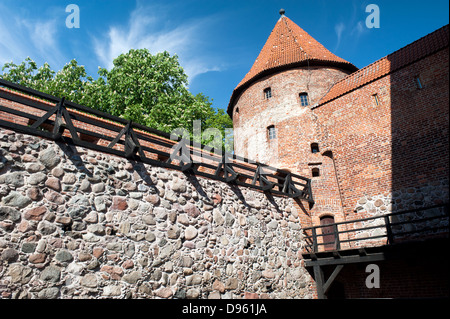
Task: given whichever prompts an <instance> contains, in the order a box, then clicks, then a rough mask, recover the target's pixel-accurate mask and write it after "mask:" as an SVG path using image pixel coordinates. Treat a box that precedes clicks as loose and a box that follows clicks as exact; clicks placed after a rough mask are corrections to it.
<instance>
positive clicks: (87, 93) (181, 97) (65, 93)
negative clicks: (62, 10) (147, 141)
mask: <svg viewBox="0 0 450 319" xmlns="http://www.w3.org/2000/svg"><path fill="white" fill-rule="evenodd" d="M113 65H114V66H113V68H112V69H111V70H110V71H108V70H107V69H105V68H99V70H98V77H97V79H94V78H93V77H92V76H88V75H87V73H86V70H85V68H84V66H82V65H78V62H77V61H76V60H72V61H70V63H68V64H66V65H65V66H64V67H63V68H62V69H61V70H59V71H57V72H56V71H54V70H52V69H51V68H50V65H49V64H48V63H44V65H43V66H41V67H39V68H38V67H37V65H36V63H35V62H34V61H33V60H32V59H30V58H27V59H25V61H23V62H22V63H21V64H19V65H16V64H14V63H13V62H11V63H6V64H5V65H4V66H3V68H2V71H3V74H2V75H0V77H1V78H3V79H5V80H8V81H10V82H14V83H18V84H20V85H24V86H27V87H30V88H33V89H36V90H38V91H41V92H45V93H48V94H51V95H54V96H58V97H65V98H66V99H67V100H70V101H73V102H75V103H79V104H82V105H86V106H88V107H91V108H94V109H98V110H101V111H104V112H107V113H109V114H112V115H116V116H120V117H122V118H125V119H128V120H131V121H133V122H136V123H140V124H143V125H146V126H149V127H152V128H155V129H158V130H161V131H164V132H168V133H170V132H171V131H172V130H174V129H175V128H177V127H183V128H185V129H186V130H187V131H188V132H189V133H190V134H191V137H192V132H193V121H195V120H198V121H200V123H201V128H202V131H204V130H206V129H208V128H216V129H218V130H219V131H220V132H221V134H222V136H225V129H226V128H231V127H232V121H231V119H230V118H229V117H228V115H227V114H226V112H224V111H223V110H222V109H217V110H216V109H214V108H213V107H212V102H211V101H210V100H209V98H208V97H206V96H205V95H203V94H201V93H199V94H197V95H193V94H192V93H191V92H189V90H188V88H187V85H188V79H187V76H186V74H185V73H184V70H183V68H182V67H181V66H180V64H179V61H178V57H177V56H176V55H173V56H171V55H170V54H169V53H168V52H161V53H157V54H155V55H152V54H151V53H150V52H149V51H148V50H147V49H138V50H134V49H132V50H130V51H129V52H128V53H125V54H121V55H120V56H118V57H117V58H116V59H114V61H113ZM210 141H211V138H208V137H206V138H205V139H202V143H207V142H210ZM222 145H223V143H222ZM215 146H218V145H215Z"/></svg>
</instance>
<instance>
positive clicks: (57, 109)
mask: <svg viewBox="0 0 450 319" xmlns="http://www.w3.org/2000/svg"><path fill="white" fill-rule="evenodd" d="M0 126H2V127H4V128H8V129H11V130H14V131H16V132H21V133H25V134H31V135H37V136H41V137H43V138H47V139H51V140H55V141H60V142H63V143H70V144H73V145H76V146H81V147H85V148H89V149H93V150H96V151H100V152H105V153H110V154H114V155H117V156H121V157H125V158H128V159H130V160H135V161H140V162H143V163H146V164H150V165H155V166H160V167H165V168H169V169H175V170H180V171H183V172H185V173H188V174H195V175H199V176H204V177H207V178H211V179H215V180H220V181H223V182H226V183H233V184H236V185H240V186H245V187H250V188H254V189H258V190H260V191H264V192H268V193H271V194H274V195H280V196H289V197H291V198H298V199H303V200H306V201H308V202H309V203H313V202H314V200H313V196H312V192H311V180H310V179H308V178H305V177H303V176H300V175H297V174H293V173H291V172H288V171H284V170H280V169H277V168H274V167H271V166H269V165H265V164H262V163H258V162H253V161H250V160H248V159H246V158H243V157H240V156H237V155H235V154H229V153H224V154H222V153H221V152H217V150H211V149H210V148H209V147H207V148H206V147H205V146H204V145H201V144H194V143H193V142H192V141H191V140H188V139H184V138H181V137H178V136H177V137H174V136H171V134H168V133H165V132H162V131H159V130H155V129H152V128H150V127H146V126H144V125H141V124H137V123H132V122H130V121H128V120H125V119H123V118H120V117H117V116H113V115H110V114H107V113H105V112H101V111H99V110H95V109H92V108H89V107H86V106H83V105H79V104H76V103H73V102H70V101H66V100H65V99H64V97H62V98H59V97H55V96H52V95H49V94H46V93H42V92H39V91H36V90H33V89H30V88H27V87H24V86H21V85H18V84H15V83H11V82H8V81H5V80H3V79H0ZM205 149H207V150H208V151H205Z"/></svg>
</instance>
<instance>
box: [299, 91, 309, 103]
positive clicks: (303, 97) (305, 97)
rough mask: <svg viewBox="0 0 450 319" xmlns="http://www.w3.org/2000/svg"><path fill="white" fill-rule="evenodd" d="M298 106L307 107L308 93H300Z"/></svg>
mask: <svg viewBox="0 0 450 319" xmlns="http://www.w3.org/2000/svg"><path fill="white" fill-rule="evenodd" d="M300 105H301V106H308V105H309V102H308V93H300Z"/></svg>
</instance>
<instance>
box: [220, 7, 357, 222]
mask: <svg viewBox="0 0 450 319" xmlns="http://www.w3.org/2000/svg"><path fill="white" fill-rule="evenodd" d="M280 14H281V17H280V19H279V20H278V22H277V23H276V25H275V27H274V29H273V30H272V33H271V34H270V36H269V38H268V39H267V41H266V43H265V45H264V47H263V48H262V50H261V52H260V54H259V55H258V58H257V59H256V61H255V62H254V64H253V66H252V67H251V69H250V71H249V72H248V73H247V74H246V76H245V77H244V78H243V80H242V81H241V82H240V83H239V84H238V85H237V87H236V88H235V89H234V91H233V93H232V96H231V99H230V102H229V105H228V109H227V111H228V114H229V115H230V116H231V118H232V119H233V126H234V151H235V153H236V154H237V155H240V156H243V157H246V158H249V159H250V160H255V161H258V162H261V163H264V164H268V165H270V166H273V167H277V168H282V169H287V170H289V171H291V172H292V173H296V174H300V175H302V176H305V177H308V178H312V185H313V194H314V198H315V200H316V203H317V202H319V203H320V202H321V201H320V198H321V197H323V199H325V198H326V199H327V200H328V199H330V198H335V199H336V200H335V201H334V202H333V204H332V205H328V204H327V205H326V206H327V208H326V209H323V208H320V210H321V211H322V212H323V211H327V212H329V213H330V214H332V213H333V214H334V212H333V211H336V210H339V211H340V210H341V205H340V204H341V203H340V202H339V201H338V199H339V194H338V186H337V181H336V175H335V171H334V166H333V158H332V152H330V151H327V150H324V149H322V147H321V146H322V145H320V137H319V136H317V134H316V130H315V127H314V122H315V121H314V113H313V110H312V108H313V107H314V105H315V104H317V103H318V102H319V101H320V99H321V98H322V97H323V96H324V95H325V94H326V93H327V92H328V90H330V88H331V87H332V86H333V85H334V84H335V83H336V82H337V81H339V80H341V79H342V78H344V77H346V76H347V75H348V74H350V73H352V72H354V71H356V70H357V68H356V67H355V66H354V65H353V64H351V63H349V62H347V61H345V60H344V59H342V58H340V57H338V56H336V55H334V54H333V53H331V52H330V51H329V50H327V49H326V48H325V47H324V46H323V45H322V44H320V43H319V42H318V41H316V40H315V39H314V38H313V37H311V36H310V35H309V34H308V33H306V32H305V31H304V30H303V29H301V28H300V27H299V26H298V25H296V24H295V23H294V22H292V21H291V20H290V19H289V18H287V17H286V16H285V15H284V10H280ZM318 199H319V201H317V200H318ZM336 201H337V202H336ZM319 206H321V205H319Z"/></svg>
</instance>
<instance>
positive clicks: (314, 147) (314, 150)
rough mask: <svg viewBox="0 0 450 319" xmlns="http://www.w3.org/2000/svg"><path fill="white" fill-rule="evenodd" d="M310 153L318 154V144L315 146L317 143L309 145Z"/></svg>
mask: <svg viewBox="0 0 450 319" xmlns="http://www.w3.org/2000/svg"><path fill="white" fill-rule="evenodd" d="M311 152H312V153H319V144H317V143H312V144H311Z"/></svg>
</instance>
